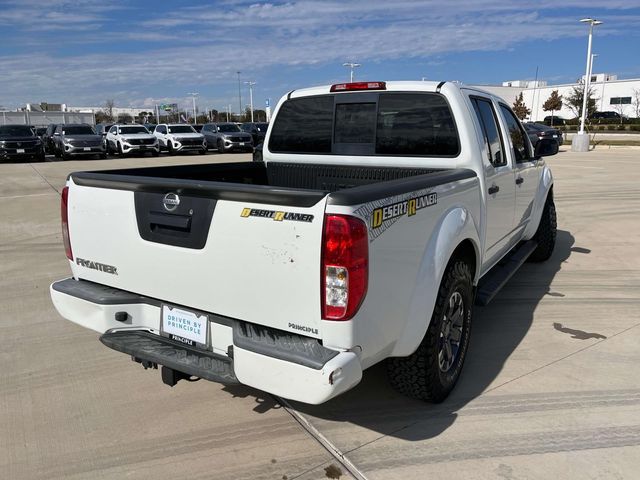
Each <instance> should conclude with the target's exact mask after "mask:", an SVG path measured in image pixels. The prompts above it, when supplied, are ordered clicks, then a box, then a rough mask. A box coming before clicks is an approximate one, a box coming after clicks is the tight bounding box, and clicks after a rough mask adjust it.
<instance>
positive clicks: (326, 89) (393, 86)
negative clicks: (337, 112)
mask: <svg viewBox="0 0 640 480" xmlns="http://www.w3.org/2000/svg"><path fill="white" fill-rule="evenodd" d="M370 82H373V81H370ZM377 82H381V80H380V81H375V83H377ZM354 83H367V81H363V82H354ZM385 84H386V88H384V89H376V90H372V91H376V92H380V91H387V92H435V91H437V90H438V88H442V87H444V86H445V85H446V88H447V89H450V88H456V89H461V88H465V89H471V90H475V91H478V92H482V93H483V94H485V95H488V96H491V97H495V95H494V94H492V93H491V92H488V91H486V90H482V89H480V88H477V87H470V86H468V85H464V84H461V83H459V82H451V81H444V80H443V81H421V80H408V81H398V80H393V81H389V82H385ZM340 85H342V84H340ZM344 85H348V82H347V83H345V84H344ZM331 87H332V85H320V86H316V87H309V88H301V89H298V90H292V91H291V92H289V94H288V98H298V97H307V96H313V95H325V94H328V93H332V92H331ZM357 91H360V92H363V91H366V90H357ZM336 93H353V91H351V92H349V91H346V92H336Z"/></svg>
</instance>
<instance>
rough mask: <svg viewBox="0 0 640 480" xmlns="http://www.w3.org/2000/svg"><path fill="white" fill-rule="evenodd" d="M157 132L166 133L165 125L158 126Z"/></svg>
mask: <svg viewBox="0 0 640 480" xmlns="http://www.w3.org/2000/svg"><path fill="white" fill-rule="evenodd" d="M158 132H160V133H162V134H163V135H164V134H166V133H167V127H165V126H164V125H161V126H159V127H158Z"/></svg>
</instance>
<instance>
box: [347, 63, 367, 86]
mask: <svg viewBox="0 0 640 480" xmlns="http://www.w3.org/2000/svg"><path fill="white" fill-rule="evenodd" d="M342 66H343V67H349V69H350V70H351V75H350V77H349V78H350V80H349V81H350V82H351V83H353V69H354V68H357V67H361V66H362V65H361V64H360V63H353V62H346V63H343V64H342Z"/></svg>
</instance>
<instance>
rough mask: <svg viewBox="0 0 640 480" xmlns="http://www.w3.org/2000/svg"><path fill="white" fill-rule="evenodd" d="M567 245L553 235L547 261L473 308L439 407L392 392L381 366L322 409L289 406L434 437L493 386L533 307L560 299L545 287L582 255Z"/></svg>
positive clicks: (565, 235)
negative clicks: (457, 369)
mask: <svg viewBox="0 0 640 480" xmlns="http://www.w3.org/2000/svg"><path fill="white" fill-rule="evenodd" d="M573 245H574V237H573V236H572V235H571V234H570V233H569V232H567V231H558V236H557V241H556V247H555V250H554V253H553V256H552V257H551V258H550V259H549V260H547V261H546V262H544V263H540V264H534V263H527V264H525V265H524V266H523V267H522V268H521V269H520V271H519V272H517V273H516V274H515V275H514V277H513V278H511V280H510V281H509V282H508V284H507V285H506V286H505V288H504V289H503V290H502V291H501V292H500V293H499V294H498V295H497V296H496V298H495V299H494V300H493V302H492V303H491V304H489V305H488V306H487V307H484V308H481V307H476V310H475V314H474V320H473V327H472V333H471V343H470V346H469V352H468V356H467V359H466V362H465V366H464V369H463V373H462V376H461V377H460V380H459V382H458V385H457V386H456V388H455V390H454V391H453V392H452V394H451V395H450V396H449V398H447V400H445V401H444V402H443V403H442V404H439V405H433V404H427V403H424V402H421V401H418V400H413V399H409V398H406V397H404V396H402V395H400V394H398V393H396V392H395V391H394V390H393V389H392V388H391V387H390V386H389V384H388V382H387V377H386V370H385V366H384V364H379V365H376V366H374V367H372V368H370V369H368V370H367V371H366V372H365V373H364V377H363V380H362V382H361V383H360V384H359V385H358V386H357V387H356V388H354V389H353V390H351V391H349V392H347V393H345V394H344V395H341V396H339V397H338V398H335V399H333V400H331V401H329V402H327V403H325V404H323V405H318V406H310V405H304V404H299V403H294V407H295V408H296V409H297V410H298V411H299V412H300V413H303V414H305V415H308V416H311V417H316V418H318V419H322V420H328V421H331V422H349V423H352V424H355V425H358V426H361V427H364V428H366V429H368V430H371V431H375V432H378V433H380V434H383V435H388V436H392V437H396V438H401V439H404V440H411V441H416V440H424V439H429V438H433V437H436V436H438V435H439V434H441V433H442V432H444V431H445V430H446V429H447V428H449V427H450V426H451V425H452V424H453V423H454V422H455V421H456V418H457V413H456V412H457V411H458V410H460V409H461V408H463V407H464V406H465V405H466V404H467V403H469V402H470V401H472V400H473V399H474V398H476V397H478V396H479V395H481V394H482V393H483V392H485V391H487V390H490V389H492V388H495V387H496V386H498V385H499V383H496V384H495V385H494V384H493V382H494V380H495V379H496V378H497V377H498V374H499V373H500V371H501V370H502V368H503V366H504V364H505V362H506V360H507V359H508V358H509V356H510V355H511V354H512V353H513V352H514V350H515V349H516V348H517V347H518V345H519V344H520V342H521V341H522V340H523V338H524V337H525V335H526V334H527V332H528V331H529V329H530V327H531V324H532V322H533V316H534V312H535V310H536V307H537V306H538V303H539V302H540V301H541V300H542V299H543V298H544V297H545V296H546V295H550V296H553V297H560V298H562V297H563V296H564V295H562V293H561V292H552V291H550V288H549V286H550V285H551V282H552V280H553V278H554V277H555V276H556V274H557V273H558V272H559V271H560V269H561V268H562V263H563V262H565V261H566V260H567V259H568V258H569V256H570V255H571V254H572V253H587V252H588V250H586V249H585V250H586V251H585V252H582V251H580V250H578V249H574V248H572V247H573ZM505 381H508V380H505ZM311 421H312V422H313V418H311Z"/></svg>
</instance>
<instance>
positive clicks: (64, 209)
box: [60, 187, 73, 260]
mask: <svg viewBox="0 0 640 480" xmlns="http://www.w3.org/2000/svg"><path fill="white" fill-rule="evenodd" d="M68 203H69V187H64V188H63V189H62V200H61V201H60V217H61V218H62V241H63V242H64V251H65V253H66V254H67V258H68V259H69V260H73V252H72V251H71V239H70V238H69V213H68Z"/></svg>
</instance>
